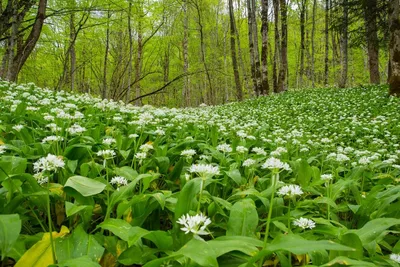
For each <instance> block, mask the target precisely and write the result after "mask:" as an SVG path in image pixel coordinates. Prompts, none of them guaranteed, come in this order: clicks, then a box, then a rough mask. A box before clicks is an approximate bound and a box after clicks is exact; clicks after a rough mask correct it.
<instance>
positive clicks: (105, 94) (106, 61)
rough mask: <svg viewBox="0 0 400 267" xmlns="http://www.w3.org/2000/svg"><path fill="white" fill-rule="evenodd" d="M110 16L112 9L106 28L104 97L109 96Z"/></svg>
mask: <svg viewBox="0 0 400 267" xmlns="http://www.w3.org/2000/svg"><path fill="white" fill-rule="evenodd" d="M110 18H111V11H110V10H108V11H107V29H106V49H105V51H104V67H103V90H102V92H101V95H102V97H103V99H104V98H106V97H107V67H108V52H109V49H110Z"/></svg>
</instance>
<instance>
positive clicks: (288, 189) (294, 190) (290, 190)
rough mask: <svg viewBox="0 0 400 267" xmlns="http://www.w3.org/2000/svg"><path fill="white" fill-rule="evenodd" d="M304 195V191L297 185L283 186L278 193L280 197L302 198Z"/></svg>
mask: <svg viewBox="0 0 400 267" xmlns="http://www.w3.org/2000/svg"><path fill="white" fill-rule="evenodd" d="M302 194H303V190H301V187H300V186H298V185H295V184H290V185H285V186H282V187H281V188H279V191H278V195H280V196H288V197H294V196H301V195H302Z"/></svg>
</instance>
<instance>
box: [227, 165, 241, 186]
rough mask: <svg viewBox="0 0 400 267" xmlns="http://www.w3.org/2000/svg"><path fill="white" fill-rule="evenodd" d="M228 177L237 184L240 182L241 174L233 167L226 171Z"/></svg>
mask: <svg viewBox="0 0 400 267" xmlns="http://www.w3.org/2000/svg"><path fill="white" fill-rule="evenodd" d="M226 175H228V177H229V178H231V179H232V180H233V181H234V182H235V183H236V184H237V185H241V184H242V175H241V174H240V171H239V170H238V169H233V170H230V171H227V172H226Z"/></svg>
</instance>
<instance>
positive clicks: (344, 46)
mask: <svg viewBox="0 0 400 267" xmlns="http://www.w3.org/2000/svg"><path fill="white" fill-rule="evenodd" d="M342 3H343V22H342V32H341V38H340V52H341V58H340V59H341V62H340V64H341V67H342V73H341V77H340V82H339V87H340V88H344V87H346V84H347V75H348V18H349V6H348V0H343V2H342Z"/></svg>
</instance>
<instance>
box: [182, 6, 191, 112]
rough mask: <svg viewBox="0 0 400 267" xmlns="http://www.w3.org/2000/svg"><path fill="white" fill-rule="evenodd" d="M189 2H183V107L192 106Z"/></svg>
mask: <svg viewBox="0 0 400 267" xmlns="http://www.w3.org/2000/svg"><path fill="white" fill-rule="evenodd" d="M187 1H188V0H184V1H183V42H182V49H183V73H184V74H185V75H186V76H185V77H184V78H183V89H182V106H183V107H186V106H189V105H190V102H189V101H190V88H189V86H190V83H189V75H187V74H188V71H189V48H188V42H189V41H188V35H189V34H188V33H189V14H188V4H187Z"/></svg>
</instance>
